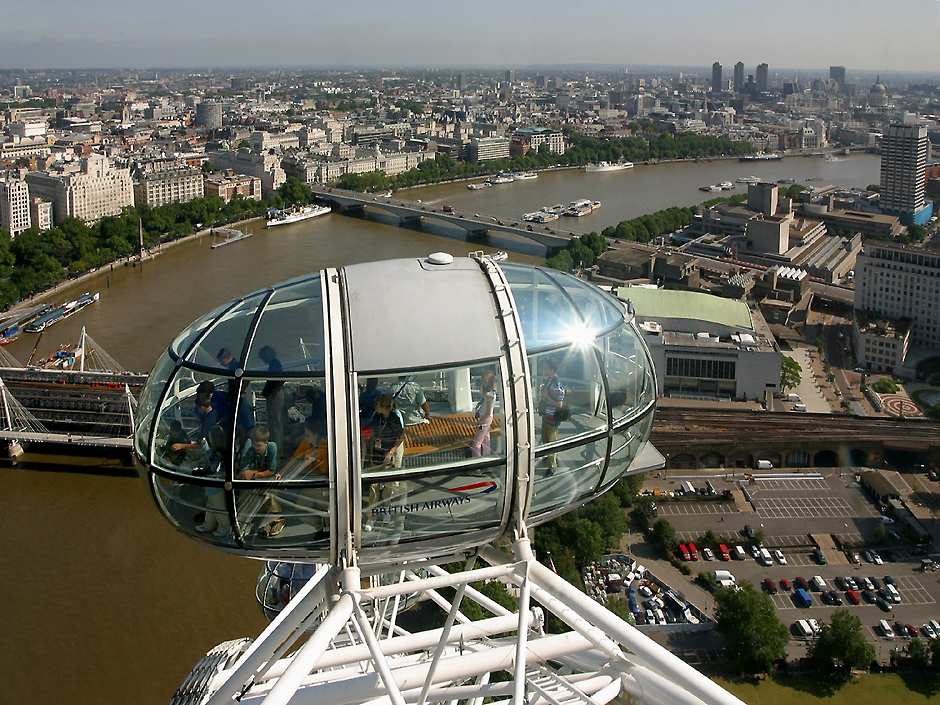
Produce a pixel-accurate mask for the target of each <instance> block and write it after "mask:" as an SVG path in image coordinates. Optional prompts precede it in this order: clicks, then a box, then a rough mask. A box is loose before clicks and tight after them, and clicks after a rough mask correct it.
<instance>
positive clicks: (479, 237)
mask: <svg viewBox="0 0 940 705" xmlns="http://www.w3.org/2000/svg"><path fill="white" fill-rule="evenodd" d="M310 190H311V191H312V192H313V195H314V196H316V198H317V199H318V200H320V201H324V202H326V203H328V204H329V205H330V206H331V207H332V208H333V210H334V211H336V212H339V213H347V214H358V215H361V216H365V215H366V214H367V211H370V210H371V211H378V212H384V213H387V214H390V215H392V216H394V217H396V218H398V224H399V226H400V227H403V228H411V229H414V230H421V229H422V226H423V224H424V223H426V222H433V221H437V222H439V223H441V224H444V225H448V226H451V227H456V228H459V229H461V230H463V231H464V232H465V233H466V239H467V240H468V241H471V242H485V241H486V239H487V238H488V237H489V236H490V234H492V233H503V234H506V235H510V236H512V237H511V238H510V239H509V240H508V241H501V242H500V247H503V248H506V249H513V248H512V245H511V242H512V241H513V240H516V241H518V240H520V239H521V240H522V241H524V242H525V243H527V244H529V246H530V247H531V245H532V244H535V245H538V246H541V247H542V248H543V250H544V253H545V255H546V256H550V255H552V254H554V253H555V252H557V251H558V250H560V249H562V248H564V247H565V245H567V244H568V241H569V240H571V238H573V237H578V236H579V235H580V233H574V232H569V231H564V230H561V229H558V228H554V227H551V226H545V225H537V224H535V223H532V224H528V223H518V222H515V221H510V222H508V223H507V222H503V221H501V220H500V219H498V218H495V217H491V216H484V215H481V214H479V213H474V214H472V215H471V214H469V213H459V212H447V211H444V210H443V209H435V208H434V207H432V206H430V205H428V204H422V203H417V202H413V201H403V200H400V199H397V198H394V197H391V196H382V195H376V194H370V193H360V192H358V191H346V190H344V189H337V188H332V187H329V186H322V185H318V184H313V185H311V187H310ZM526 252H527V253H529V250H527V251H526Z"/></svg>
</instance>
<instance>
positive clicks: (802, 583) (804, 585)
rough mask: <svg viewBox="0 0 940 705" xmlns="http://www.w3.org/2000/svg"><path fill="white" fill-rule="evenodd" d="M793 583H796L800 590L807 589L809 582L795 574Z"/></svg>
mask: <svg viewBox="0 0 940 705" xmlns="http://www.w3.org/2000/svg"><path fill="white" fill-rule="evenodd" d="M793 584H794V585H796V586H797V587H798V588H799V589H800V590H809V583H807V582H806V581H805V580H803V578H802V576H799V575H798V576H796V577H795V578H794V579H793Z"/></svg>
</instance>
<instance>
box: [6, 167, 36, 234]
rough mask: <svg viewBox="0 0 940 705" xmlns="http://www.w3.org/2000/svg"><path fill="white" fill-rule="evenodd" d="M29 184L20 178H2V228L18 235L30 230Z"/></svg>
mask: <svg viewBox="0 0 940 705" xmlns="http://www.w3.org/2000/svg"><path fill="white" fill-rule="evenodd" d="M30 224H31V223H30V217H29V186H28V185H27V184H26V182H25V181H23V180H22V179H18V178H12V177H11V178H9V179H2V178H0V230H6V231H7V232H8V233H9V234H10V236H11V237H16V236H17V235H19V234H20V233H21V232H23V231H24V230H29V226H30Z"/></svg>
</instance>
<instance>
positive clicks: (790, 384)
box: [780, 355, 803, 392]
mask: <svg viewBox="0 0 940 705" xmlns="http://www.w3.org/2000/svg"><path fill="white" fill-rule="evenodd" d="M802 379H803V368H802V367H800V363H798V362H797V361H796V360H794V359H793V358H790V357H787V356H786V355H781V356H780V391H782V392H787V391H789V390H791V389H796V388H797V387H799V386H800V381H801V380H802Z"/></svg>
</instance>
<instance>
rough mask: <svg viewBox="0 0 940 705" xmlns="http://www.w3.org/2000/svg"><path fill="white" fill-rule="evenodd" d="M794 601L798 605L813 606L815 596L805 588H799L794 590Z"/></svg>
mask: <svg viewBox="0 0 940 705" xmlns="http://www.w3.org/2000/svg"><path fill="white" fill-rule="evenodd" d="M793 602H794V603H795V604H796V606H797V607H812V605H813V596H812V595H810V594H809V592H808V591H807V590H805V589H803V588H797V589H796V590H795V591H794V592H793Z"/></svg>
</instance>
